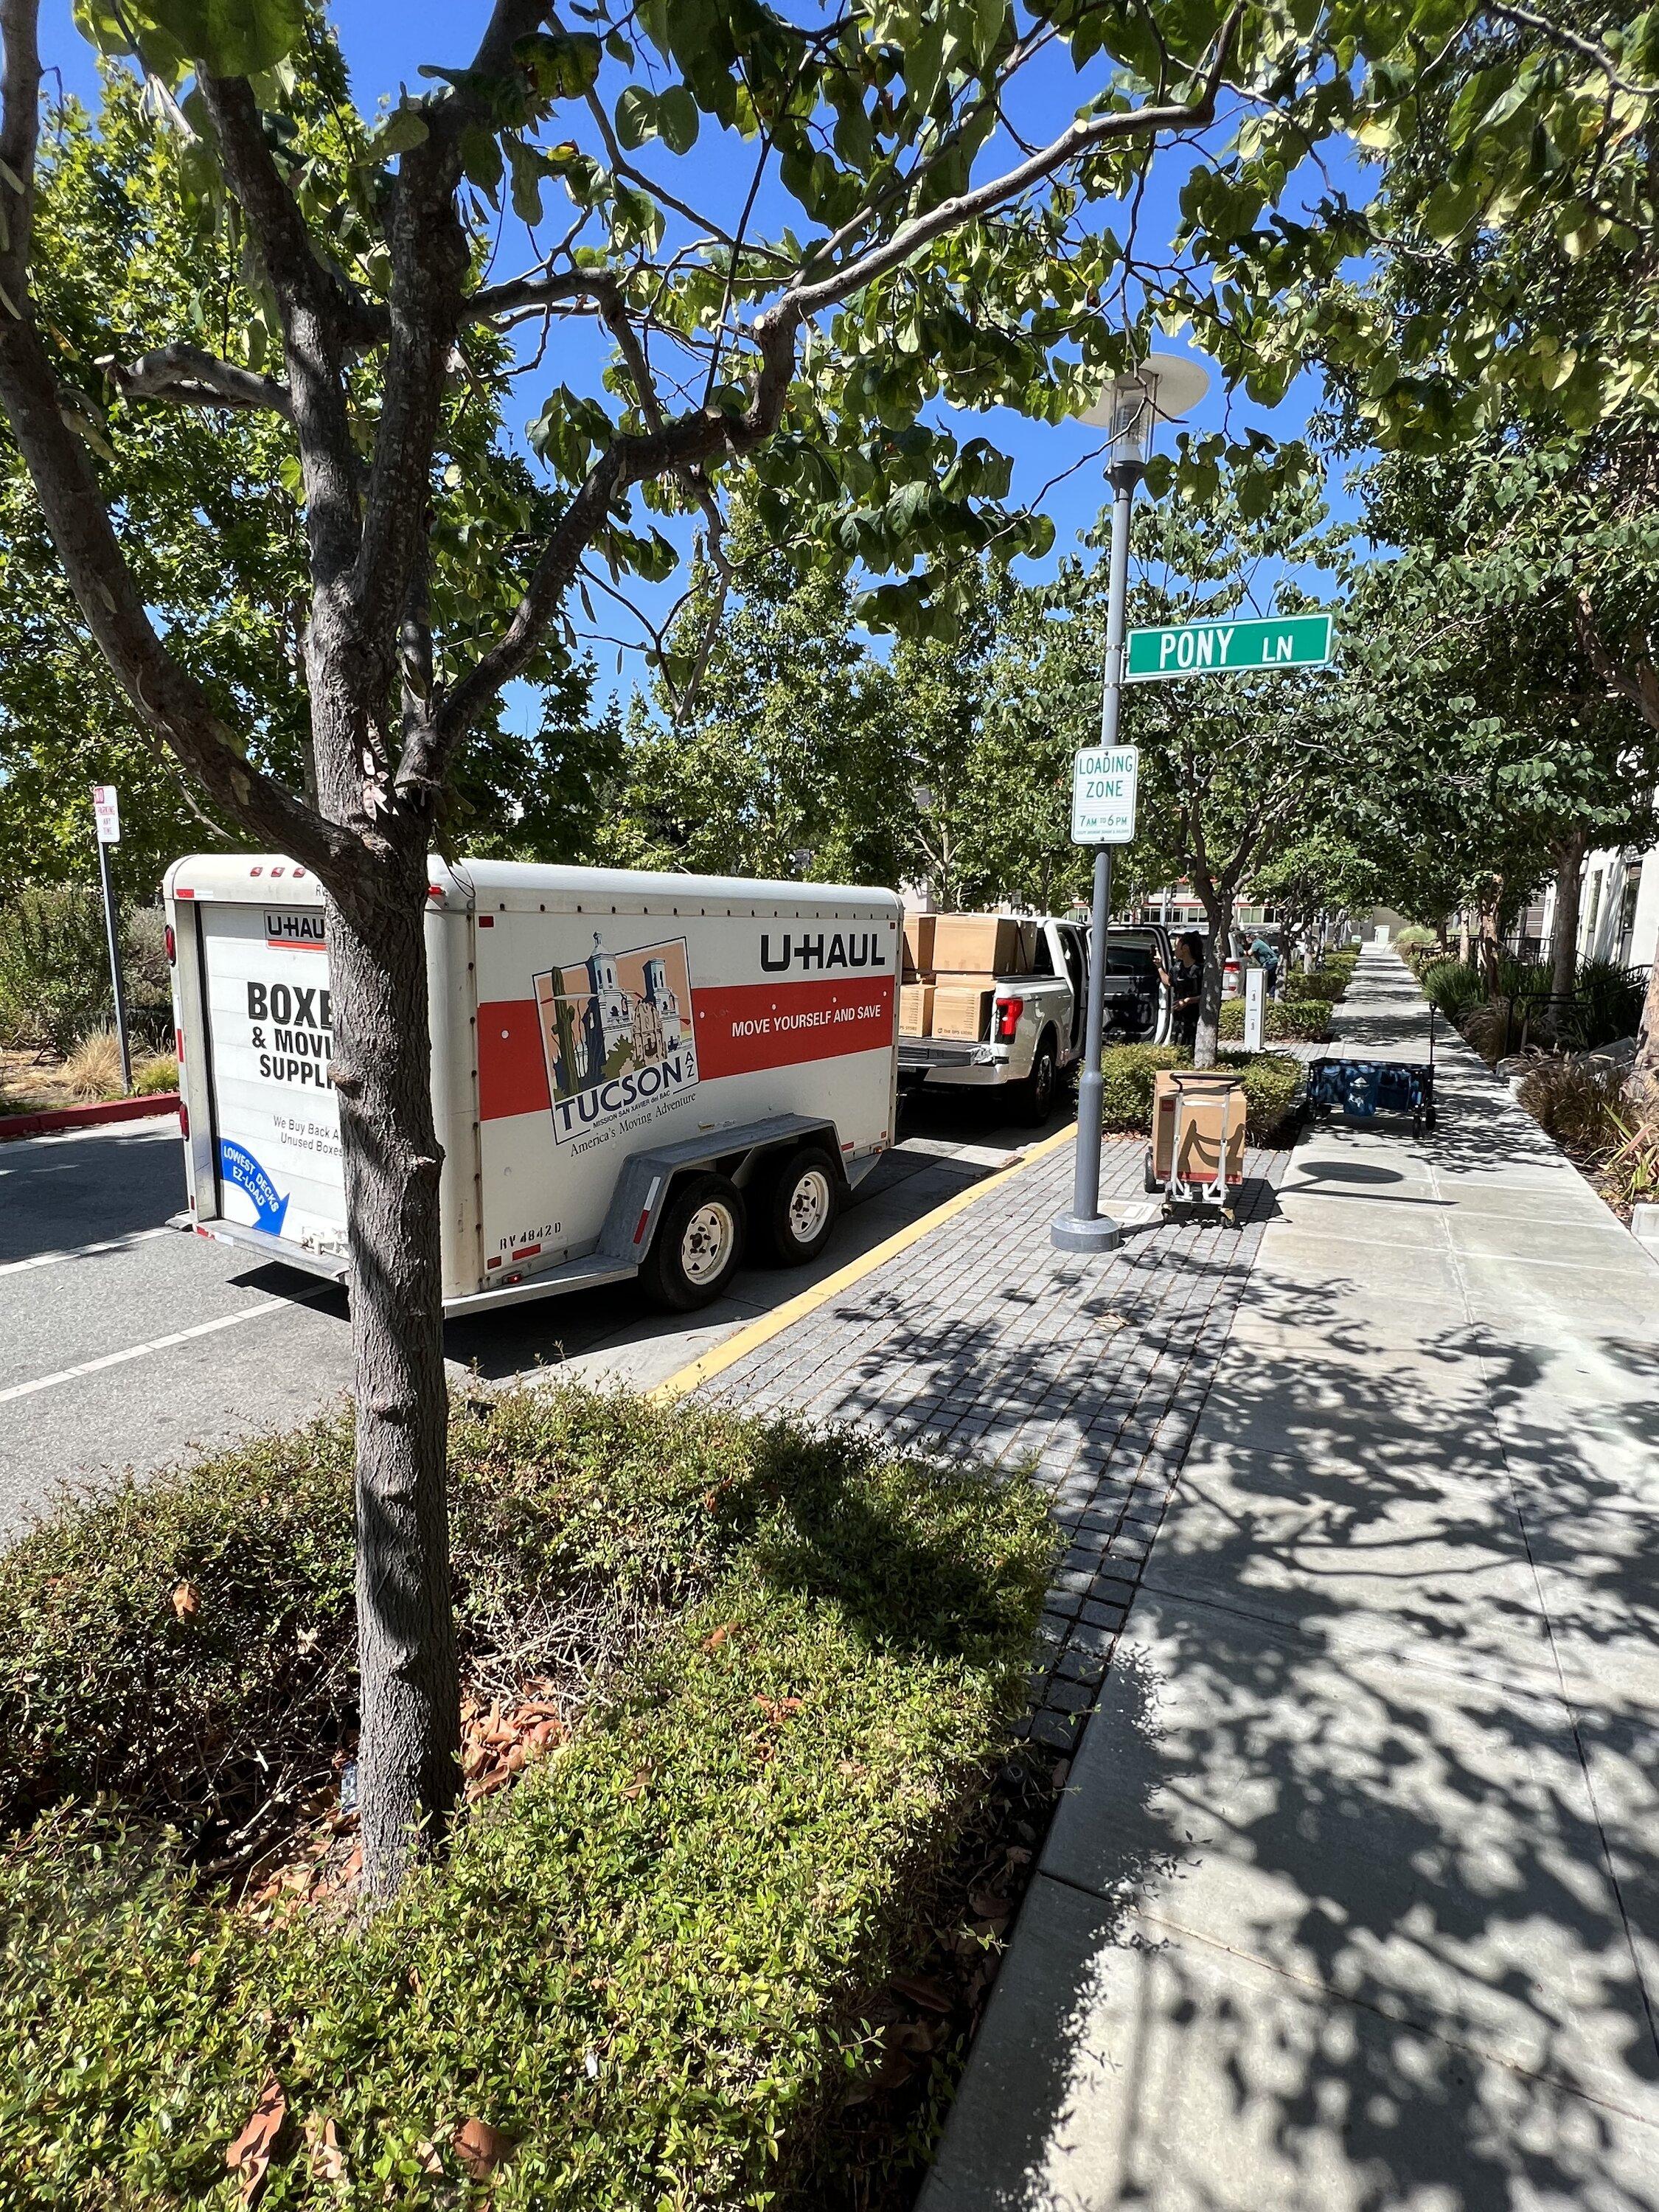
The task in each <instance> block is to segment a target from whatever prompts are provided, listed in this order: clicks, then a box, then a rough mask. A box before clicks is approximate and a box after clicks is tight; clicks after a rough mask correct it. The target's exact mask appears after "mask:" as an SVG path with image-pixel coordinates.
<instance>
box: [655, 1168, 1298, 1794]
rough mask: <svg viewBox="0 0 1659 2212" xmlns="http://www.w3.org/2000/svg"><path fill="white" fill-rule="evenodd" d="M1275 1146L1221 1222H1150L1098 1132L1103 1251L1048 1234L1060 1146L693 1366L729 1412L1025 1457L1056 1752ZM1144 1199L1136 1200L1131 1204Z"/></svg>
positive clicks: (1170, 1459)
mask: <svg viewBox="0 0 1659 2212" xmlns="http://www.w3.org/2000/svg"><path fill="white" fill-rule="evenodd" d="M1287 1157H1288V1155H1286V1154H1285V1153H1282V1152H1256V1151H1252V1152H1250V1153H1249V1155H1248V1157H1247V1159H1246V1163H1245V1171H1246V1176H1247V1178H1248V1180H1247V1182H1246V1185H1245V1188H1244V1192H1243V1201H1242V1203H1241V1206H1240V1209H1239V1222H1240V1225H1239V1227H1238V1228H1237V1230H1233V1229H1229V1228H1228V1227H1226V1226H1225V1224H1223V1223H1220V1222H1218V1221H1217V1220H1216V1219H1215V1218H1213V1217H1210V1218H1201V1217H1200V1218H1196V1219H1187V1220H1182V1221H1178V1222H1172V1223H1166V1222H1164V1220H1163V1219H1162V1218H1160V1217H1159V1216H1158V1212H1157V1201H1156V1200H1147V1199H1146V1196H1145V1194H1144V1191H1143V1187H1142V1182H1141V1164H1142V1158H1143V1147H1142V1146H1141V1145H1140V1144H1139V1142H1134V1143H1120V1144H1114V1143H1108V1145H1107V1146H1106V1148H1105V1155H1104V1158H1103V1162H1102V1173H1101V1182H1102V1198H1103V1206H1104V1209H1105V1211H1107V1212H1112V1213H1115V1214H1116V1215H1117V1216H1118V1217H1119V1218H1121V1219H1127V1223H1128V1229H1127V1235H1126V1237H1125V1239H1124V1243H1123V1244H1122V1246H1121V1249H1119V1250H1118V1251H1116V1252H1115V1253H1113V1254H1111V1255H1109V1256H1107V1257H1104V1258H1086V1257H1082V1256H1079V1255H1076V1254H1073V1253H1062V1252H1056V1251H1055V1250H1054V1249H1053V1247H1052V1246H1051V1245H1050V1243H1049V1242H1048V1225H1049V1223H1050V1221H1051V1220H1052V1219H1053V1218H1054V1215H1055V1214H1057V1213H1059V1212H1061V1211H1062V1209H1063V1208H1064V1207H1065V1206H1066V1201H1067V1200H1068V1199H1069V1197H1070V1194H1071V1188H1072V1173H1073V1156H1072V1152H1071V1148H1070V1147H1062V1148H1061V1149H1060V1151H1058V1152H1052V1153H1050V1154H1048V1156H1047V1157H1046V1158H1042V1159H1039V1160H1037V1161H1035V1162H1034V1163H1033V1164H1031V1165H1030V1167H1028V1168H1026V1169H1024V1170H1022V1171H1021V1172H1019V1173H1018V1174H1014V1175H1011V1176H1006V1178H1004V1180H1003V1181H1002V1182H1001V1183H1000V1186H999V1187H997V1188H994V1189H989V1190H987V1191H986V1192H985V1193H984V1194H983V1195H982V1197H981V1199H980V1200H979V1202H978V1203H977V1204H976V1205H975V1206H972V1207H970V1208H969V1209H968V1210H966V1211H964V1212H958V1213H957V1214H956V1215H955V1216H954V1217H953V1218H951V1219H949V1220H946V1221H944V1222H942V1223H941V1224H940V1225H939V1227H938V1228H937V1229H935V1230H933V1231H930V1232H929V1233H928V1234H927V1236H925V1237H921V1238H919V1239H918V1240H917V1241H916V1242H915V1243H912V1244H910V1245H909V1246H908V1248H907V1249H905V1250H903V1251H902V1252H899V1253H896V1254H895V1255H894V1256H893V1257H892V1258H891V1259H890V1260H888V1261H884V1262H883V1264H882V1265H880V1266H879V1267H876V1268H874V1269H873V1270H872V1272H871V1273H869V1274H867V1275H865V1276H863V1277H861V1278H860V1280H858V1281H857V1282H856V1283H854V1284H851V1285H848V1287H847V1289H846V1290H845V1291H842V1293H841V1294H839V1295H838V1296H837V1297H835V1298H833V1299H832V1300H830V1301H829V1303H827V1304H823V1305H821V1306H819V1307H818V1308H817V1310H815V1311H814V1312H812V1313H810V1314H808V1315H805V1316H803V1317H802V1318H801V1319H800V1320H799V1321H797V1322H793V1323H792V1324H791V1325H790V1326H789V1327H788V1328H785V1329H783V1330H782V1331H781V1333H780V1334H778V1335H776V1336H775V1337H773V1338H772V1339H770V1340H769V1341H768V1342H766V1343H764V1344H762V1345H758V1346H756V1347H755V1349H754V1350H753V1351H752V1352H748V1353H746V1354H745V1355H744V1357H743V1358H741V1359H739V1360H738V1361H737V1362H736V1363H735V1364H733V1365H732V1366H730V1367H727V1368H726V1369H725V1370H723V1371H721V1372H720V1374H719V1375H717V1376H714V1377H712V1378H711V1379H710V1380H709V1381H708V1382H706V1383H703V1384H702V1386H701V1388H700V1389H699V1390H698V1392H697V1395H698V1396H699V1397H701V1398H702V1399H703V1400H705V1401H708V1402H713V1403H716V1404H722V1405H729V1406H732V1407H734V1408H738V1409H741V1410H742V1411H743V1412H744V1413H757V1414H764V1413H795V1414H799V1415H804V1416H805V1417H806V1418H807V1419H811V1420H815V1421H826V1422H828V1421H842V1422H852V1423H854V1424H856V1425H859V1426H860V1427H863V1428H865V1429H867V1430H869V1431H872V1432H873V1433H875V1434H877V1435H878V1436H880V1437H883V1438H884V1439H885V1440H886V1441H888V1442H890V1443H893V1444H896V1445H901V1446H902V1447H904V1448H905V1449H923V1450H928V1449H932V1450H939V1451H943V1452H947V1453H951V1454H959V1455H963V1456H964V1457H970V1458H973V1459H976V1460H980V1461H983V1462H989V1463H990V1464H992V1465H994V1466H1000V1467H1006V1468H1014V1467H1018V1466H1028V1467H1030V1468H1031V1469H1032V1470H1033V1471H1034V1473H1035V1475H1036V1480H1037V1481H1038V1482H1040V1483H1041V1484H1042V1486H1043V1487H1044V1488H1045V1489H1046V1490H1047V1491H1048V1493H1049V1496H1050V1498H1051V1500H1052V1510H1053V1513H1054V1520H1055V1522H1056V1524H1057V1526H1058V1527H1059V1528H1060V1531H1061V1533H1062V1534H1063V1535H1064V1536H1065V1538H1066V1550H1065V1551H1064V1553H1062V1554H1061V1555H1060V1557H1059V1559H1057V1562H1056V1565H1055V1569H1054V1581H1053V1585H1052V1587H1051V1589H1050V1590H1049V1593H1048V1605H1047V1608H1046V1610H1045V1612H1044V1614H1043V1619H1042V1626H1041V1629H1040V1631H1039V1635H1038V1639H1037V1650H1036V1657H1035V1660H1034V1664H1033V1669H1032V1675H1031V1711H1030V1715H1029V1716H1028V1721H1027V1725H1028V1726H1029V1728H1030V1731H1031V1733H1032V1734H1033V1735H1035V1736H1036V1738H1037V1740H1038V1741H1040V1742H1042V1743H1044V1744H1047V1745H1049V1746H1050V1747H1053V1748H1054V1750H1056V1751H1060V1752H1069V1751H1070V1750H1071V1748H1072V1747H1073V1743H1074V1741H1075V1739H1076V1736H1077V1733H1078V1731H1079V1729H1080V1727H1081V1726H1082V1723H1083V1719H1084V1717H1085V1714H1086V1712H1087V1711H1089V1709H1090V1707H1091V1705H1092V1703H1093V1699H1094V1686H1095V1685H1097V1683H1098V1682H1099V1680H1100V1678H1101V1675H1102V1674H1103V1671H1104V1668H1105V1664H1106V1662H1107V1661H1108V1660H1109V1657H1110V1656H1111V1650H1112V1645H1113V1644H1114V1642H1115V1638H1116V1636H1117V1633H1118V1632H1119V1630H1120V1629H1121V1627H1122V1625H1123V1619H1124V1614H1125V1612H1126V1610H1127V1607H1128V1605H1129V1603H1130V1601H1131V1600H1132V1598H1133V1595H1134V1590H1135V1588H1136V1586H1137V1584H1138V1583H1139V1579H1140V1576H1141V1572H1142V1570H1143V1568H1144V1566H1145V1564H1146V1556H1147V1553H1148V1552H1149V1550H1150V1548H1151V1546H1152V1541H1153V1540H1154V1538H1155V1537H1156V1534H1157V1532H1158V1525H1159V1522H1161V1520H1162V1518H1163V1515H1164V1504H1165V1503H1166V1501H1167V1499H1168V1498H1169V1495H1170V1490H1171V1488H1172V1486H1173V1485H1174V1483H1175V1480H1176V1476H1177V1475H1178V1474H1179V1473H1180V1469H1181V1463H1182V1459H1183V1458H1184V1457H1185V1455H1186V1452H1187V1448H1188V1444H1189V1443H1190V1442H1191V1440H1192V1435H1193V1431H1194V1427H1195V1425H1196V1424H1197V1420H1198V1415H1199V1411H1200V1407H1201V1406H1202V1404H1203V1401H1204V1396H1205V1393H1206V1390H1207V1389H1208V1388H1209V1385H1210V1381H1211V1378H1212V1376H1213V1375H1214V1373H1215V1371H1216V1369H1217V1365H1218V1362H1219V1359H1220V1356H1221V1347H1222V1346H1224V1345H1225V1342H1226V1340H1227V1333H1228V1329H1229V1328H1230V1327H1231V1322H1232V1316H1233V1313H1234V1310H1235V1309H1236V1308H1237V1304H1238V1302H1239V1299H1240V1297H1242V1296H1243V1291H1244V1286H1245V1284H1246V1282H1247V1281H1248V1280H1249V1273H1250V1268H1251V1267H1252V1265H1253V1263H1254V1261H1255V1255H1256V1249H1257V1247H1258V1245H1259V1244H1260V1243H1261V1229H1262V1225H1263V1223H1264V1222H1265V1221H1266V1220H1267V1218H1268V1216H1269V1215H1270V1214H1271V1212H1272V1210H1273V1188H1274V1186H1275V1185H1276V1184H1277V1182H1278V1181H1279V1176H1280V1175H1281V1174H1282V1172H1283V1169H1284V1163H1285V1159H1286V1158H1287ZM1148 1215H1151V1216H1152V1218H1150V1219H1149V1218H1147V1217H1148Z"/></svg>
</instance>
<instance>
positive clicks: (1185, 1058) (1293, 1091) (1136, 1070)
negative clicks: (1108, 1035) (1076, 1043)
mask: <svg viewBox="0 0 1659 2212" xmlns="http://www.w3.org/2000/svg"><path fill="white" fill-rule="evenodd" d="M1223 1065H1224V1066H1228V1067H1233V1068H1237V1071H1238V1075H1239V1079H1240V1081H1241V1082H1242V1083H1243V1086H1244V1098H1245V1105H1246V1109H1247V1111H1246V1121H1245V1134H1246V1136H1247V1137H1248V1139H1249V1141H1250V1143H1251V1144H1253V1145H1265V1144H1271V1143H1272V1142H1273V1139H1274V1138H1275V1137H1276V1136H1277V1135H1278V1134H1279V1131H1280V1130H1281V1129H1282V1128H1283V1127H1284V1125H1285V1121H1286V1120H1287V1119H1288V1117H1289V1115H1290V1113H1291V1108H1292V1107H1293V1105H1294V1104H1295V1103H1296V1096H1297V1091H1298V1089H1299V1087H1300V1085H1301V1081H1302V1071H1301V1069H1300V1067H1299V1066H1297V1063H1296V1061H1295V1060H1291V1059H1288V1058H1287V1057H1286V1056H1285V1054H1283V1053H1276V1052H1263V1053H1249V1054H1246V1053H1227V1054H1224V1055H1223ZM1190 1066H1192V1054H1190V1053H1189V1052H1186V1051H1183V1050H1182V1049H1181V1048H1179V1047H1177V1046H1175V1045H1170V1044H1119V1045H1111V1046H1109V1047H1108V1048H1107V1049H1106V1051H1105V1052H1104V1053H1103V1054H1102V1055H1101V1073H1102V1075H1103V1079H1104V1088H1103V1091H1102V1096H1101V1114H1102V1127H1103V1128H1106V1129H1110V1130H1115V1131H1117V1132H1120V1133H1124V1134H1128V1135H1136V1136H1143V1137H1144V1136H1146V1135H1147V1134H1148V1133H1150V1131H1151V1128H1152V1079H1153V1078H1154V1076H1155V1075H1156V1074H1157V1073H1158V1069H1159V1068H1164V1067H1190Z"/></svg>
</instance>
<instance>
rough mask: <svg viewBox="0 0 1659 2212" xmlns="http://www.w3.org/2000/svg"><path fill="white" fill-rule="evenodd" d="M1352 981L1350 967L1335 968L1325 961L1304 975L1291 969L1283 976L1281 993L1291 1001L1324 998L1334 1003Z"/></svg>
mask: <svg viewBox="0 0 1659 2212" xmlns="http://www.w3.org/2000/svg"><path fill="white" fill-rule="evenodd" d="M1352 981H1353V969H1352V967H1341V968H1335V967H1333V966H1332V965H1331V964H1330V963H1329V962H1328V961H1327V962H1326V963H1325V964H1324V965H1323V966H1322V967H1319V968H1313V969H1309V971H1308V972H1307V974H1306V975H1303V974H1300V973H1298V972H1297V970H1295V969H1292V970H1291V973H1290V974H1289V975H1287V976H1286V977H1285V981H1284V983H1283V985H1282V987H1281V989H1282V995H1283V996H1284V997H1285V999H1288V1000H1292V1001H1294V1000H1299V999H1325V1000H1328V1001H1329V1002H1330V1003H1331V1004H1333V1005H1334V1003H1335V1002H1336V1000H1339V999H1340V997H1341V996H1342V994H1343V993H1344V992H1345V991H1346V989H1347V987H1348V986H1349V984H1350V983H1351V982H1352Z"/></svg>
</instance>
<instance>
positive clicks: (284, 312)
mask: <svg viewBox="0 0 1659 2212" xmlns="http://www.w3.org/2000/svg"><path fill="white" fill-rule="evenodd" d="M200 83H201V90H202V96H203V98H204V100H206V102H207V106H208V112H209V113H210V116H211V117H212V118H213V127H214V131H215V134H216V137H217V138H218V141H219V153H220V158H221V160H222V161H223V163H224V169H225V176H226V179H227V180H228V183H229V185H230V188H231V190H232V191H233V192H234V194H235V195H236V198H237V200H238V202H239V204H240V206H241V209H242V212H243V214H244V215H245V216H246V217H247V221H248V226H249V228H250V229H251V230H252V234H253V239H254V242H255V244H256V246H258V252H259V258H260V260H261V261H262V262H263V264H264V271H265V275H266V276H267V278H268V279H269V280H270V287H271V289H272V291H273V292H274V293H275V294H276V307H277V312H278V313H279V314H280V315H281V317H282V322H283V350H284V352H285V354H286V356H287V359H288V389H289V404H290V407H291V410H292V420H293V423H294V427H295V431H296V433H297V434H298V436H299V441H300V465H301V471H302V474H303V477H304V483H305V502H306V538H307V544H308V545H309V548H310V554H311V574H312V583H313V590H314V591H315V592H316V593H317V594H318V595H319V597H326V596H327V595H329V594H331V592H333V590H334V589H335V587H336V586H337V584H338V583H339V580H340V579H341V578H342V577H343V575H344V574H346V573H347V572H348V570H349V568H350V566H351V563H352V562H353V560H354V559H355V557H356V551H357V545H358V516H357V485H358V467H357V455H356V447H354V445H353V443H352V438H351V422H350V417H349V414H348V412H347V409H346V397H345V378H344V368H345V359H346V356H347V354H348V353H349V351H351V350H352V349H353V348H354V345H355V343H356V339H357V337H361V336H362V331H359V330H358V329H357V325H356V317H355V313H354V309H353V300H352V295H350V294H349V293H348V291H347V289H346V287H345V286H344V285H343V284H342V283H341V282H340V281H339V279H338V278H337V276H334V275H333V274H332V272H331V271H330V270H326V269H325V268H324V266H323V264H322V263H321V262H320V261H319V259H318V258H317V255H316V253H315V252H314V250H313V246H312V242H311V234H310V232H309V231H308V230H307V228H306V222H305V218H304V216H302V215H301V212H300V210H299V206H298V204H297V203H296V202H295V197H294V195H293V193H292V192H291V191H289V188H288V185H287V184H286V183H285V181H284V180H283V177H282V175H281V173H280V172H279V171H278V169H277V167H276V161H275V160H274V158H273V156H272V155H271V151H270V147H269V146H268V145H267V144H266V143H265V137H264V130H263V128H262V127H261V125H260V121H259V110H258V103H257V102H256V101H255V100H254V97H253V93H252V88H251V87H250V86H249V85H248V83H247V82H246V79H245V78H242V77H216V76H207V75H205V74H204V76H202V78H201V80H200ZM354 333H355V334H356V335H355V336H354Z"/></svg>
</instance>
